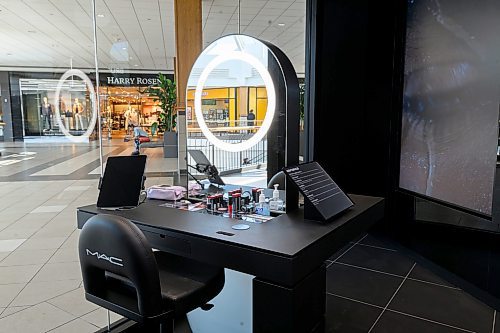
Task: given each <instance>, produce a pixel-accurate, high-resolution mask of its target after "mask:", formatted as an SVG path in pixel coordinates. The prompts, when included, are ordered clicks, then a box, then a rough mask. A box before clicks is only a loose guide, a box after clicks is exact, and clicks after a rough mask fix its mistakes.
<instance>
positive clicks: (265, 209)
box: [255, 190, 271, 216]
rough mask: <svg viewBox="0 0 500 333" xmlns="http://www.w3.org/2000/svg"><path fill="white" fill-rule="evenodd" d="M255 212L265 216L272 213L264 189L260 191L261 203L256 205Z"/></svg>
mask: <svg viewBox="0 0 500 333" xmlns="http://www.w3.org/2000/svg"><path fill="white" fill-rule="evenodd" d="M255 213H256V214H259V215H264V216H269V215H271V212H270V211H269V204H268V203H267V202H266V196H265V194H264V191H263V190H261V191H260V195H259V203H258V204H257V205H256V206H255Z"/></svg>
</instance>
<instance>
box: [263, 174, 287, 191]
mask: <svg viewBox="0 0 500 333" xmlns="http://www.w3.org/2000/svg"><path fill="white" fill-rule="evenodd" d="M285 178H286V175H285V173H284V172H283V171H280V172H278V173H275V174H274V176H272V177H271V179H269V182H268V183H267V188H274V184H279V189H280V190H285Z"/></svg>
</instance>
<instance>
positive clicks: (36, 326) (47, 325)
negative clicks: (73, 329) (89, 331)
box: [0, 303, 74, 333]
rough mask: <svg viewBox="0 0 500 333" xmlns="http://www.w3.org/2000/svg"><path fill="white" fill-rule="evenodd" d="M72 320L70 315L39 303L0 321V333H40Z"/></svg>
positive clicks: (50, 305) (46, 304)
mask: <svg viewBox="0 0 500 333" xmlns="http://www.w3.org/2000/svg"><path fill="white" fill-rule="evenodd" d="M73 319H74V317H73V316H72V315H70V314H69V313H67V312H65V311H63V310H61V309H58V308H57V307H55V306H53V305H52V304H48V303H40V304H37V305H35V306H32V307H30V308H27V309H25V310H22V311H19V312H16V313H14V314H13V315H10V316H7V317H4V318H2V319H0V332H9V333H27V332H29V333H38V332H39V333H42V332H47V331H50V330H51V329H54V328H57V327H59V326H61V325H64V324H65V323H67V322H69V321H71V320H73Z"/></svg>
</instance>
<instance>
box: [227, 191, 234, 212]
mask: <svg viewBox="0 0 500 333" xmlns="http://www.w3.org/2000/svg"><path fill="white" fill-rule="evenodd" d="M227 213H228V214H229V217H233V195H232V193H231V195H228V197H227Z"/></svg>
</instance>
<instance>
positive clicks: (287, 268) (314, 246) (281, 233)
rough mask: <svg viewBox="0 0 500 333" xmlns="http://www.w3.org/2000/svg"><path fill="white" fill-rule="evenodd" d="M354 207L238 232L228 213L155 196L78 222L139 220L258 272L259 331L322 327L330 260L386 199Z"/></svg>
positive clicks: (180, 244)
mask: <svg viewBox="0 0 500 333" xmlns="http://www.w3.org/2000/svg"><path fill="white" fill-rule="evenodd" d="M350 197H351V199H352V200H353V201H354V202H355V205H354V207H352V208H351V209H349V210H348V211H346V212H345V213H344V214H342V215H341V216H339V217H337V218H335V219H333V220H331V221H329V222H328V223H324V224H323V223H319V222H316V221H310V220H305V219H304V212H303V210H302V209H298V210H296V211H293V212H291V213H287V214H283V215H280V216H278V217H276V218H274V219H273V220H271V221H269V222H266V223H261V224H256V223H247V224H249V225H250V229H248V230H234V229H232V228H231V226H232V225H234V224H238V223H241V221H239V220H233V219H229V218H225V217H221V216H214V215H209V214H200V213H197V212H189V211H184V210H178V209H175V208H167V207H162V206H159V205H160V204H162V203H163V202H160V201H156V200H150V201H147V202H145V203H143V204H142V205H140V206H139V207H137V208H134V209H131V210H123V211H108V210H100V209H98V208H96V206H95V205H89V206H84V207H79V208H78V211H77V218H78V228H82V227H83V225H84V224H85V221H87V220H88V219H89V218H90V217H91V216H93V215H95V214H100V213H101V214H114V215H119V216H123V217H126V218H128V219H130V220H131V221H133V222H134V223H135V224H137V226H138V227H139V228H140V229H141V230H142V231H143V232H144V234H145V235H146V237H147V238H148V240H149V241H150V242H151V244H152V246H153V247H154V248H156V249H158V250H161V251H166V252H171V253H175V254H178V255H182V256H186V257H190V258H193V259H196V260H199V261H202V262H207V263H210V264H213V265H219V266H222V267H226V268H229V269H233V270H236V271H240V272H243V273H247V274H251V275H254V276H256V277H255V278H254V279H253V288H252V289H253V331H254V332H311V331H319V330H321V327H322V323H323V318H324V313H325V303H326V293H325V288H326V286H325V284H326V268H325V265H324V261H325V260H326V259H328V258H329V257H330V256H331V255H332V254H333V253H334V252H335V251H337V250H338V249H340V248H342V247H343V246H345V245H346V244H348V243H349V241H351V240H353V238H354V237H356V236H357V235H359V234H361V233H363V232H364V231H366V230H367V229H368V228H369V227H370V226H371V225H373V224H374V223H375V222H377V221H379V220H380V219H382V217H383V216H384V200H383V199H382V198H377V197H368V196H360V195H351V196H350Z"/></svg>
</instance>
